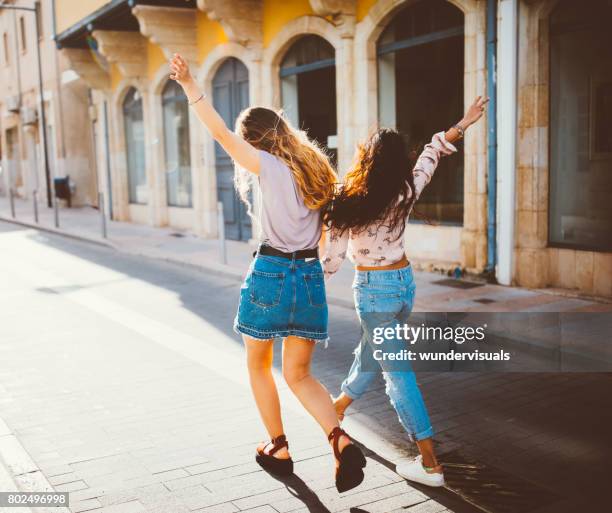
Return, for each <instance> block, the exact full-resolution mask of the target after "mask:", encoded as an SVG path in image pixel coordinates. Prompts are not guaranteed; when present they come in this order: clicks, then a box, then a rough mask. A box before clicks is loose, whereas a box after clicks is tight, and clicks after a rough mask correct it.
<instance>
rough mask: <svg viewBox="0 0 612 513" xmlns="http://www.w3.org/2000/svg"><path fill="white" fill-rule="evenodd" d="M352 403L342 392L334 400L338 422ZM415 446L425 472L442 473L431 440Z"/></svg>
mask: <svg viewBox="0 0 612 513" xmlns="http://www.w3.org/2000/svg"><path fill="white" fill-rule="evenodd" d="M352 402H353V399H351V398H350V397H349V396H348V395H346V394H345V393H344V392H341V393H340V395H339V396H338V397H336V399H334V408H335V409H336V414H337V415H338V418H339V419H340V420H342V418H343V417H344V412H345V411H346V409H347V408H348V407H349V406H350V405H351V403H352ZM416 444H417V447H418V449H419V452H420V453H421V456H422V457H423V465H424V466H426V467H428V468H431V469H432V470H427V472H429V473H442V465H440V464H439V463H438V460H437V458H436V453H435V451H434V445H433V440H432V439H431V438H425V439H423V440H418V441H417V443H416Z"/></svg>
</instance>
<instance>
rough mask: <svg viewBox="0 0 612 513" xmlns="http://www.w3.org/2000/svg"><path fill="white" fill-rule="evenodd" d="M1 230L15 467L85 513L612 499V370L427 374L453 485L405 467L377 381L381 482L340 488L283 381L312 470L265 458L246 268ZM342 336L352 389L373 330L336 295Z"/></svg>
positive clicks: (590, 506)
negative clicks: (611, 472)
mask: <svg viewBox="0 0 612 513" xmlns="http://www.w3.org/2000/svg"><path fill="white" fill-rule="evenodd" d="M0 225H2V226H0V232H4V233H2V234H1V235H2V236H1V237H0V264H1V265H0V268H1V269H2V270H3V273H4V274H3V281H2V285H3V288H2V290H3V294H0V314H4V316H3V317H2V318H1V319H2V320H1V321H0V340H1V341H2V343H0V361H2V362H3V365H0V418H4V419H5V421H6V424H7V427H10V429H8V430H7V436H9V437H12V436H14V438H18V440H19V441H20V442H21V444H22V445H23V446H24V447H25V449H26V450H27V453H28V454H29V455H30V456H31V459H32V460H33V461H34V462H35V464H36V465H35V467H33V468H31V469H28V468H26V469H25V470H24V471H21V472H19V471H18V472H16V473H15V474H17V475H18V477H19V476H24V477H29V476H30V475H31V470H35V469H36V468H38V469H40V471H41V472H42V473H43V474H44V476H46V477H47V478H48V480H49V482H50V483H51V484H52V486H53V487H54V488H55V489H56V490H58V491H69V492H71V501H73V503H72V506H71V509H72V510H73V511H75V513H76V512H77V511H86V510H92V511H100V513H120V512H123V513H129V512H139V511H146V512H149V513H187V512H188V511H192V510H193V511H195V510H200V511H206V512H208V513H211V512H213V511H216V512H218V513H223V512H228V513H231V512H235V511H237V510H246V511H250V510H251V509H253V510H254V511H256V512H257V513H277V512H292V513H298V512H300V513H301V512H306V511H309V512H311V513H312V512H315V511H322V512H325V511H327V512H329V511H333V512H343V513H363V512H368V513H376V512H378V513H388V512H391V511H394V512H395V511H397V512H398V513H399V512H406V511H409V512H410V513H425V512H428V513H441V512H443V511H444V512H448V511H452V512H453V513H475V511H487V512H490V513H536V512H537V513H552V512H553V511H554V512H555V513H566V512H568V513H569V512H570V511H571V512H575V511H605V510H606V508H605V507H602V505H603V504H607V503H608V502H609V501H608V498H607V488H606V483H607V482H606V478H607V476H608V473H607V470H606V469H607V465H608V461H609V452H610V447H609V433H610V429H612V428H611V426H612V417H611V412H612V407H611V404H610V401H611V399H612V398H611V397H610V394H609V390H610V384H611V381H610V379H611V375H610V374H605V373H591V374H579V373H558V372H557V373H475V372H472V373H458V372H443V373H420V374H419V375H418V379H419V383H420V385H421V388H422V391H423V393H424V396H425V400H426V403H427V404H428V405H429V411H430V416H431V418H432V422H433V424H434V426H435V429H436V435H435V440H436V443H437V447H438V449H439V453H440V455H441V461H443V463H444V464H445V468H446V469H447V479H448V483H449V486H448V487H447V488H445V489H444V490H441V491H439V492H438V491H432V490H426V489H422V488H419V487H413V486H411V485H408V484H407V483H405V482H404V481H403V480H401V479H399V478H398V476H397V475H396V474H395V473H394V472H393V469H394V464H396V463H397V462H398V461H400V460H401V459H402V458H405V457H410V456H413V455H414V454H415V447H414V445H413V444H410V443H408V441H407V439H406V434H405V431H404V430H403V429H402V428H401V426H400V425H399V423H398V421H397V414H396V413H395V412H394V411H393V409H392V407H391V406H390V404H389V401H388V399H387V397H386V394H385V384H384V383H383V380H382V378H381V377H380V376H378V377H377V379H376V382H375V383H374V384H373V386H372V387H371V389H370V390H369V392H368V393H367V394H366V395H365V396H364V397H363V398H362V399H361V400H360V401H359V402H357V403H356V404H355V405H354V406H353V407H352V408H351V409H350V410H349V411H348V412H347V418H346V419H345V421H344V425H345V426H346V428H347V430H348V431H349V432H350V433H351V434H352V435H353V436H355V437H356V439H357V440H358V441H359V442H361V443H362V444H364V445H365V446H366V447H367V450H368V451H367V452H368V459H369V463H368V467H367V472H368V474H369V475H368V479H367V482H366V483H365V485H364V488H360V489H357V490H355V492H354V493H349V494H348V495H346V496H342V497H340V496H338V494H337V493H336V492H335V490H334V489H333V482H332V480H331V477H332V475H333V474H332V471H331V468H330V464H331V459H330V457H329V448H328V446H327V444H326V442H325V439H324V437H321V434H320V433H319V432H318V431H317V429H318V428H317V427H316V426H313V422H312V420H310V421H309V420H308V418H307V417H304V413H303V411H302V413H301V414H300V415H299V416H294V415H293V414H292V413H290V412H293V411H294V410H293V409H291V408H290V405H291V404H292V403H291V394H289V393H287V389H286V386H284V385H283V384H282V383H283V382H282V379H279V382H280V383H281V394H282V395H283V404H285V405H286V406H287V407H289V409H288V410H287V413H288V414H289V415H288V417H287V430H288V432H289V433H291V440H292V450H295V452H294V456H295V457H296V458H297V460H298V461H299V463H298V475H299V476H300V480H293V481H291V482H289V483H280V482H276V481H274V480H272V479H271V478H270V477H269V476H267V475H264V474H263V473H262V472H261V471H260V470H259V469H258V468H257V467H256V466H254V465H253V462H252V450H253V445H254V444H255V443H256V442H257V441H258V440H260V439H261V437H262V433H261V429H262V428H261V425H260V423H259V422H258V420H257V419H258V417H257V413H256V412H255V410H254V404H253V402H252V400H251V399H250V396H249V392H248V386H247V384H246V382H245V379H246V376H245V374H244V372H241V371H240V368H241V361H242V358H243V356H242V350H241V347H242V346H241V344H240V341H239V337H238V336H237V335H236V334H235V333H233V331H232V329H231V320H232V318H233V315H234V312H235V305H236V301H237V295H238V287H237V283H236V281H235V280H233V279H226V278H224V277H222V276H218V275H217V273H212V272H206V273H202V272H194V271H192V270H191V269H181V268H179V267H177V266H176V265H167V264H164V263H161V262H159V261H156V260H155V259H149V258H140V257H135V256H132V255H128V254H126V253H121V252H117V251H113V250H109V249H108V248H104V247H101V246H97V245H93V244H79V243H76V242H75V241H71V240H70V239H68V238H64V237H56V236H53V235H49V234H45V233H41V232H38V231H35V230H30V229H21V228H20V227H18V226H10V225H7V224H5V223H0ZM433 286H435V285H432V287H433ZM472 290H474V289H472ZM33 321H35V322H33ZM330 336H331V343H330V345H329V347H328V348H327V349H325V350H323V349H321V350H317V351H316V353H315V357H314V359H313V373H314V374H315V375H316V376H317V377H318V378H319V379H320V380H321V381H322V382H323V383H324V384H325V385H326V387H327V388H328V390H330V392H336V391H337V390H339V386H340V383H341V381H342V379H343V378H344V376H345V375H346V372H347V369H348V366H349V365H350V362H351V360H352V357H351V352H352V350H353V348H354V346H355V343H356V341H357V340H358V338H359V328H358V324H357V322H356V319H355V314H354V312H353V311H352V310H350V309H348V308H344V307H338V306H333V305H332V306H331V307H330ZM280 351H281V345H280V344H279V345H277V347H276V352H275V362H276V367H275V368H276V373H277V376H280V372H281V369H280V363H279V362H280V356H281V355H280ZM220 394H223V395H222V396H220ZM220 397H222V400H220ZM300 411H301V409H300V408H296V409H295V412H296V415H297V414H298V413H299V412H300ZM236 439H238V440H237V441H236ZM2 452H3V451H1V448H0V457H2ZM5 461H6V460H5ZM13 467H14V465H13ZM466 469H467V471H466ZM39 489H40V488H39ZM463 497H465V500H463ZM459 499H461V500H459ZM474 502H475V503H476V504H478V508H475V507H472V506H470V504H474ZM228 503H230V504H228Z"/></svg>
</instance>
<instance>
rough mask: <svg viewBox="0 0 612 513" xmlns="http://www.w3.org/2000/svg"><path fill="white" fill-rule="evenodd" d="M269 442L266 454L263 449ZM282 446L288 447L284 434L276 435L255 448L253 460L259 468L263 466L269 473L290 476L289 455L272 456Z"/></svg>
mask: <svg viewBox="0 0 612 513" xmlns="http://www.w3.org/2000/svg"><path fill="white" fill-rule="evenodd" d="M270 444H272V448H271V449H270V450H269V451H268V453H267V454H266V453H265V452H264V450H265V449H266V447H268V445H270ZM284 447H286V448H287V449H289V442H287V437H286V436H285V435H280V436H277V437H276V438H273V439H272V440H270V441H269V442H268V443H267V444H265V445H263V446H262V447H261V448H257V453H256V454H255V461H256V462H257V463H259V465H260V466H261V468H263V469H264V470H265V471H267V472H270V474H275V475H277V476H290V475H291V474H293V460H292V459H291V457H289V458H282V459H281V458H275V457H274V453H276V452H277V451H278V450H280V449H282V448H284Z"/></svg>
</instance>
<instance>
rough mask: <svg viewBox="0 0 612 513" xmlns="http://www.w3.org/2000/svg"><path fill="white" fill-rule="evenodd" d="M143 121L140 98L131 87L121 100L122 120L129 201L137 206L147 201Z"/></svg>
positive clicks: (136, 91)
mask: <svg viewBox="0 0 612 513" xmlns="http://www.w3.org/2000/svg"><path fill="white" fill-rule="evenodd" d="M143 119H144V118H143V111H142V97H141V96H140V93H139V92H138V90H137V89H136V88H134V87H131V88H130V90H129V91H128V93H127V94H126V96H125V99H124V100H123V120H124V123H125V152H126V156H127V171H128V191H129V201H130V203H138V204H146V203H147V201H148V187H147V173H146V168H145V142H144V141H145V139H144V121H143Z"/></svg>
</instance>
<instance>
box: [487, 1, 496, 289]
mask: <svg viewBox="0 0 612 513" xmlns="http://www.w3.org/2000/svg"><path fill="white" fill-rule="evenodd" d="M497 2H498V0H487V96H488V97H489V108H488V109H487V126H488V129H489V131H488V134H487V158H488V166H487V167H488V173H487V267H486V269H485V272H486V273H487V274H488V275H489V276H490V277H492V278H493V277H495V264H496V263H497V254H496V253H497V251H496V250H497V247H496V242H497V241H496V239H497V236H496V231H497Z"/></svg>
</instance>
